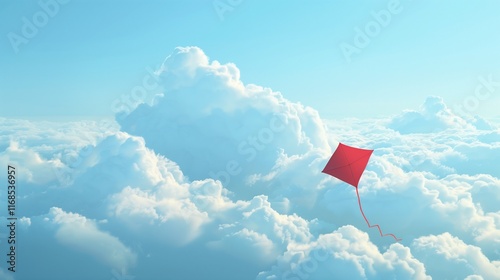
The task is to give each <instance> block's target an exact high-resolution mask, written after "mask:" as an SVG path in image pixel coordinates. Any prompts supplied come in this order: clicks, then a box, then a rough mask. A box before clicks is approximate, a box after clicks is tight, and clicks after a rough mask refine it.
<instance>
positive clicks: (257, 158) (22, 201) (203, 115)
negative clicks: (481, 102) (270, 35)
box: [0, 47, 500, 279]
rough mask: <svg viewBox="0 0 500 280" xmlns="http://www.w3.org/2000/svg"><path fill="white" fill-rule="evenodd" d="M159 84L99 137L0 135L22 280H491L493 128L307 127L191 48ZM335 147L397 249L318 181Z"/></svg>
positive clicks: (417, 114)
mask: <svg viewBox="0 0 500 280" xmlns="http://www.w3.org/2000/svg"><path fill="white" fill-rule="evenodd" d="M159 81H160V82H161V84H162V86H163V89H164V94H163V96H160V97H158V99H157V100H156V101H155V102H154V103H152V104H141V105H139V106H138V107H137V108H135V110H133V111H132V112H130V113H129V114H126V113H125V112H123V113H120V114H118V115H117V123H113V122H111V123H109V122H108V123H105V122H103V123H95V122H80V123H67V124H56V123H46V122H44V123H42V122H29V121H19V120H6V119H2V122H0V131H2V132H3V133H2V134H0V139H1V142H0V146H1V147H3V148H4V149H2V152H0V164H2V165H4V166H5V165H7V164H15V165H16V166H18V168H19V170H20V171H21V174H22V176H20V178H19V182H20V183H22V185H23V188H22V189H21V190H22V191H21V193H20V196H19V205H22V207H20V209H19V211H20V212H19V214H20V215H21V216H20V217H25V218H23V220H22V221H20V223H21V224H22V225H23V227H22V229H21V232H22V234H23V235H24V236H25V237H24V240H32V241H30V243H29V247H28V246H27V247H25V248H26V249H22V248H21V249H20V250H21V252H20V256H25V258H28V256H29V260H36V259H40V260H41V262H43V265H42V266H43V267H47V270H46V271H45V270H43V268H39V269H35V270H34V271H36V272H34V273H38V275H43V273H49V272H48V271H49V270H48V268H49V267H50V261H49V260H47V259H44V255H43V252H44V251H45V250H46V249H47V248H53V250H54V252H56V253H58V254H57V255H66V254H71V253H72V252H73V253H74V252H77V254H75V255H71V257H68V260H66V261H67V262H70V260H71V261H73V262H74V261H75V260H80V261H82V262H83V264H85V265H87V266H88V267H92V268H94V269H92V271H90V272H87V273H90V274H82V276H81V277H84V278H82V279H90V278H92V279H97V278H106V279H107V278H111V277H113V275H114V274H113V273H114V272H116V271H120V272H124V273H129V274H131V275H134V276H136V278H137V279H155V277H156V278H158V275H162V276H165V275H164V273H163V272H162V271H164V268H165V267H167V268H168V271H169V274H168V275H167V276H169V277H171V278H174V279H180V278H183V279H201V278H203V277H205V278H210V279H326V278H328V277H331V276H332V275H335V277H337V278H339V279H394V278H395V279H430V278H431V277H432V278H434V279H446V278H451V279H453V278H455V277H459V278H461V279H464V278H465V279H495V276H496V275H498V270H499V260H500V230H499V228H500V206H499V205H500V204H499V202H500V196H499V193H500V180H499V178H500V173H499V171H498V168H496V166H497V165H496V160H497V158H498V156H497V154H498V155H500V149H499V148H500V137H499V132H498V131H499V130H498V127H497V126H496V125H495V124H493V123H489V122H487V121H484V120H483V121H482V120H481V119H480V118H476V121H473V120H465V119H463V118H460V117H458V116H456V115H454V114H453V113H452V112H451V111H450V110H449V109H448V108H447V107H446V105H445V104H444V101H443V100H442V99H441V98H439V97H429V98H428V99H427V100H426V101H425V102H424V105H423V107H422V109H421V110H420V111H406V112H403V113H402V114H400V115H398V116H395V117H393V118H391V119H378V120H372V119H364V120H356V119H350V120H330V121H328V120H324V119H321V118H320V116H319V114H318V112H317V111H315V110H314V109H312V108H309V107H306V106H303V105H301V104H299V103H294V102H291V101H289V100H287V99H285V98H284V97H283V95H282V94H281V93H278V92H274V91H272V90H271V89H269V88H264V87H261V86H257V85H249V84H244V83H243V82H242V81H241V79H240V73H239V70H238V68H237V67H236V66H235V65H234V64H232V63H226V64H221V63H220V62H218V61H215V60H210V59H209V58H208V57H207V56H206V55H205V54H204V53H203V51H202V50H201V49H199V48H196V47H185V48H177V49H175V50H174V52H173V53H172V54H171V55H170V56H169V57H167V59H166V60H165V62H164V63H163V66H162V69H161V74H160V76H159ZM118 125H119V126H120V129H118ZM79 135H80V136H79ZM338 141H340V142H343V143H346V144H349V145H352V146H359V147H364V148H370V149H374V150H375V152H374V154H373V156H372V158H371V160H370V163H369V164H368V166H367V170H366V171H365V173H364V175H363V177H362V180H361V182H360V187H359V188H360V189H359V191H360V195H361V200H362V201H363V207H364V211H365V213H366V214H367V216H368V217H369V219H370V220H372V221H374V222H376V223H378V224H380V225H381V226H382V228H383V229H384V231H386V232H394V233H395V234H396V235H397V236H398V237H400V238H402V239H403V241H402V242H401V243H397V244H391V242H392V240H388V239H387V238H380V237H379V236H378V231H376V230H375V229H369V228H368V227H367V225H366V224H365V222H364V220H363V218H362V217H361V215H360V213H359V209H358V205H357V200H356V196H355V192H354V188H353V187H351V186H348V185H346V184H344V183H342V182H340V181H339V180H337V179H334V178H332V177H330V176H326V175H324V174H321V173H320V171H321V170H322V168H323V167H324V165H325V164H326V162H327V160H328V158H329V156H330V155H331V152H332V151H333V150H334V149H335V148H336V145H337V144H338ZM0 180H4V181H5V180H6V177H5V174H3V173H0ZM0 201H5V194H4V193H2V192H0ZM0 206H1V205H0ZM38 238H43V239H44V240H46V242H48V243H39V242H35V241H36V240H38ZM46 246H48V247H46ZM103 248H105V249H106V250H103ZM23 250H25V251H23ZM28 252H29V254H28ZM193 256H195V257H193ZM54 258H56V257H54ZM25 260H28V259H25ZM57 260H58V261H60V262H64V259H60V258H59V259H57ZM20 261H22V259H21V260H20ZM52 265H53V264H52ZM68 267H70V268H71V269H72V270H74V271H76V270H78V266H77V265H73V266H72V265H70V264H68ZM83 267H85V266H83ZM202 268H203V269H202ZM113 271H114V272H113ZM2 273H4V274H5V273H6V272H2V271H0V276H1V275H2ZM73 273H74V272H69V271H65V270H61V271H60V272H59V275H58V276H57V277H53V279H68V277H69V278H71V277H73V278H74V275H73ZM25 275H28V276H26V277H30V276H31V277H32V275H29V274H25ZM85 277H87V278H85ZM89 277H90V278H89ZM20 279H22V278H20ZM27 279H29V278H27Z"/></svg>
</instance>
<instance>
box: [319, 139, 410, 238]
mask: <svg viewBox="0 0 500 280" xmlns="http://www.w3.org/2000/svg"><path fill="white" fill-rule="evenodd" d="M372 153H373V150H366V149H360V148H354V147H351V146H347V145H344V144H342V143H339V146H338V147H337V149H336V150H335V152H334V153H333V155H332V157H331V158H330V160H329V161H328V163H327V164H326V166H325V168H324V169H323V171H322V172H323V173H326V174H328V175H331V176H333V177H335V178H337V179H340V180H342V181H344V182H346V183H348V184H350V185H352V186H353V187H354V188H355V189H356V195H357V196H358V204H359V210H361V214H362V215H363V218H365V221H366V224H368V227H370V228H372V227H377V228H378V231H379V232H380V235H381V236H392V237H393V238H394V239H395V240H396V241H400V240H401V239H398V238H396V236H394V234H391V233H388V234H383V233H382V230H381V229H380V226H379V225H373V226H372V225H370V222H369V221H368V219H367V218H366V216H365V213H364V212H363V207H361V199H360V198H359V192H358V184H359V180H360V179H361V175H363V172H364V171H365V168H366V165H367V164H368V160H369V159H370V156H371V155H372Z"/></svg>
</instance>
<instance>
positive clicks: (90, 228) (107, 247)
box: [48, 207, 136, 271]
mask: <svg viewBox="0 0 500 280" xmlns="http://www.w3.org/2000/svg"><path fill="white" fill-rule="evenodd" d="M48 218H49V222H51V223H53V224H55V225H56V226H57V230H56V238H57V240H58V241H59V242H61V243H62V244H64V245H67V246H70V247H72V248H74V249H75V250H77V251H79V252H84V253H86V254H89V255H90V256H92V257H94V258H97V259H99V260H100V261H102V262H103V263H104V264H106V265H108V266H110V267H111V268H113V269H117V270H119V271H123V270H127V269H129V268H130V267H131V266H133V265H135V263H136V255H135V254H134V252H132V251H131V250H130V248H127V247H126V246H125V245H124V244H122V242H121V241H120V240H119V239H118V238H116V237H114V236H112V235H111V234H109V233H107V232H103V231H101V230H99V228H98V227H97V225H96V222H95V221H93V220H89V219H87V218H86V217H84V216H81V215H79V214H76V213H67V212H64V211H63V210H62V209H60V208H56V207H54V208H51V209H50V212H49V215H48Z"/></svg>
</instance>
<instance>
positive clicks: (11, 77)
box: [0, 0, 500, 118]
mask: <svg viewBox="0 0 500 280" xmlns="http://www.w3.org/2000/svg"><path fill="white" fill-rule="evenodd" d="M236 2H237V1H236ZM240 2H241V3H240V4H238V5H235V7H234V8H233V10H228V11H226V12H224V13H223V19H222V20H221V18H219V16H218V14H217V12H216V10H215V8H214V5H213V4H214V3H215V1H143V2H140V1H130V0H129V1H100V2H96V1H79V0H73V1H69V2H68V3H67V4H64V5H63V4H61V7H60V11H59V12H58V13H56V15H55V16H54V17H51V18H50V19H49V21H48V23H47V24H46V25H45V26H43V27H41V28H39V30H38V32H37V33H36V35H35V36H34V37H33V38H31V39H29V42H28V43H27V44H21V45H19V52H18V53H15V51H14V49H13V47H12V45H11V43H10V40H9V38H8V36H7V35H8V34H9V33H10V32H14V33H16V34H21V28H22V27H23V24H24V23H23V21H22V19H23V17H26V18H28V19H32V17H33V15H34V14H35V13H36V12H37V11H40V9H41V8H40V6H39V4H37V2H35V1H22V3H15V4H14V3H12V2H10V1H2V2H1V3H0V5H1V6H0V18H1V22H2V24H1V25H0V34H4V36H2V39H1V40H0V55H1V60H2V64H1V66H0V94H1V95H2V96H8V98H5V99H4V100H3V101H2V105H1V106H2V107H0V108H1V115H3V116H12V117H14V116H17V117H21V116H22V117H30V118H40V117H53V118H54V117H55V118H57V117H62V116H64V117H70V118H79V117H87V118H91V117H95V116H111V115H112V113H113V112H112V111H111V110H110V106H109V104H110V103H111V102H112V101H113V100H114V99H115V98H117V97H119V96H120V95H122V94H126V93H129V92H130V90H131V88H133V87H134V86H135V85H137V84H140V81H141V78H142V77H143V76H144V75H145V73H146V70H145V68H146V67H155V66H157V65H159V64H161V63H162V61H163V59H164V58H165V56H166V55H168V54H169V53H170V52H171V51H172V50H173V49H174V48H175V47H177V46H199V47H201V48H202V49H203V50H204V51H205V53H207V55H208V56H209V57H213V58H215V59H217V60H219V61H221V62H222V63H227V62H234V63H235V64H236V65H237V66H238V67H239V68H240V69H241V72H242V73H243V74H242V80H243V81H244V82H245V83H255V84H259V85H262V86H266V87H270V88H272V89H273V90H276V91H281V92H284V93H286V95H287V97H288V98H289V99H290V100H292V101H300V102H301V103H303V104H305V105H309V106H312V107H314V108H316V109H317V110H319V112H320V114H321V115H322V116H324V117H328V118H334V117H366V116H387V115H392V114H396V113H397V112H399V111H400V110H402V109H405V108H416V106H418V104H420V103H421V102H422V101H423V100H424V99H425V97H426V96H428V95H439V96H442V97H443V98H444V100H445V102H446V103H447V104H449V105H450V107H451V105H453V104H460V103H462V102H463V100H464V98H466V97H467V96H468V95H471V94H473V91H474V88H475V87H476V85H477V84H478V82H477V78H478V77H479V76H488V75H494V76H495V77H497V78H496V79H497V80H498V79H500V78H499V77H500V73H498V69H497V65H498V64H499V62H500V54H499V53H498V51H496V50H498V49H499V47H500V38H499V37H498V36H495V34H497V33H498V32H499V30H500V22H499V21H498V20H497V13H496V11H498V10H499V8H500V3H498V1H493V0H492V1H481V2H471V1H463V2H461V3H460V5H457V4H456V2H454V1H453V2H452V1H439V3H437V2H436V1H432V2H431V1H403V0H402V1H401V2H400V6H401V12H399V13H398V14H393V15H392V18H391V20H390V23H389V24H388V25H387V26H386V27H382V29H381V31H380V33H379V34H378V35H376V36H374V37H373V38H371V42H370V43H369V45H368V46H367V47H365V48H363V49H362V50H361V53H359V54H354V55H353V56H352V59H351V62H350V63H349V62H348V61H347V60H346V59H345V57H344V56H343V53H342V51H341V49H340V47H339V45H340V44H341V43H342V42H346V43H349V44H352V43H353V40H354V37H355V35H356V32H355V28H356V27H358V28H360V29H364V27H365V26H366V25H367V24H368V23H369V22H370V21H372V20H373V16H372V15H371V12H372V11H380V10H382V9H387V5H388V3H389V1H370V2H367V1H307V2H305V1H240ZM498 102H499V99H498V95H496V96H493V97H492V98H491V100H490V102H483V103H482V104H481V106H480V108H479V111H478V112H477V113H479V112H480V114H481V115H483V116H486V117H497V116H498V114H497V113H496V107H495V105H494V104H498Z"/></svg>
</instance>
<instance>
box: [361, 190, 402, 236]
mask: <svg viewBox="0 0 500 280" xmlns="http://www.w3.org/2000/svg"><path fill="white" fill-rule="evenodd" d="M355 189H356V195H357V196H358V204H359V210H361V214H362V215H363V218H365V221H366V224H367V225H368V227H369V228H372V227H377V228H378V231H379V232H380V236H382V237H384V236H392V237H393V238H394V240H396V242H399V241H401V239H399V238H397V237H396V236H394V234H392V233H387V234H383V233H382V230H381V229H380V226H379V225H377V224H375V225H373V226H372V225H370V222H369V221H368V219H367V218H366V216H365V213H364V212H363V207H361V199H360V198H359V192H358V188H357V187H356V188H355Z"/></svg>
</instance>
